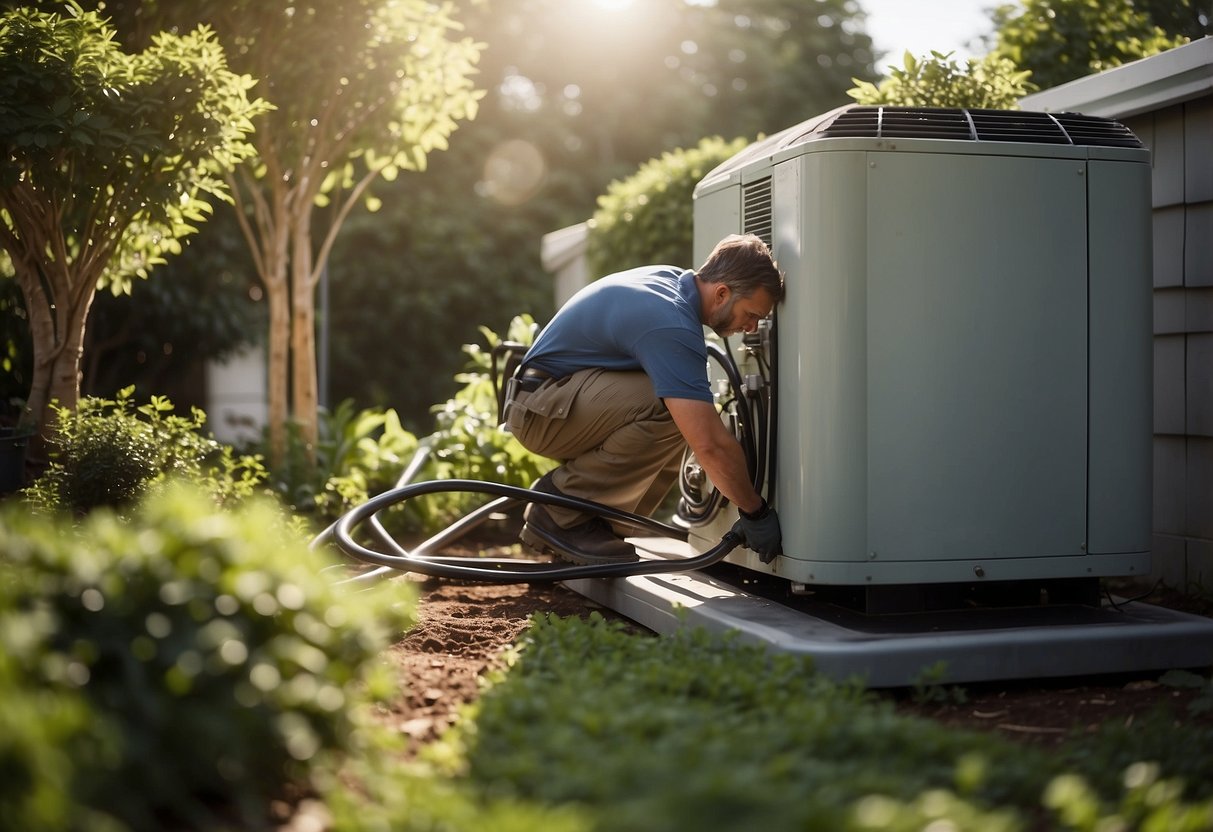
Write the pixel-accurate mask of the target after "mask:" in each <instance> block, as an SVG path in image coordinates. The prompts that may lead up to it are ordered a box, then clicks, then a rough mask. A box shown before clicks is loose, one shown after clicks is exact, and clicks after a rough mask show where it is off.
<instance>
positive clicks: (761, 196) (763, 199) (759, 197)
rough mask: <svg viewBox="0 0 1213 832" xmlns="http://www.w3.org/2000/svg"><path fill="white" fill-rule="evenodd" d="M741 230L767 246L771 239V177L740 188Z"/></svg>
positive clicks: (770, 243)
mask: <svg viewBox="0 0 1213 832" xmlns="http://www.w3.org/2000/svg"><path fill="white" fill-rule="evenodd" d="M741 230H742V233H745V234H756V235H758V237H759V238H761V239H762V241H763V242H764V243H766V244H767V245H768V246H769V245H772V244H773V242H772V238H771V177H769V176H768V177H766V178H765V179H760V180H758V181H757V182H750V183H749V184H747V185H745V186H744V187H743V188H742V195H741Z"/></svg>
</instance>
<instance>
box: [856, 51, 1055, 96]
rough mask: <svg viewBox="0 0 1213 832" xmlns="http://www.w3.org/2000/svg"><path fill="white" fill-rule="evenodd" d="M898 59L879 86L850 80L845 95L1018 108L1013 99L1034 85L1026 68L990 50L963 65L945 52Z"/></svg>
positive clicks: (908, 55)
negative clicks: (849, 85) (849, 87)
mask: <svg viewBox="0 0 1213 832" xmlns="http://www.w3.org/2000/svg"><path fill="white" fill-rule="evenodd" d="M903 61H904V66H903V67H902V68H900V69H899V68H897V67H893V68H892V69H890V71H889V77H888V78H886V79H884V80H883V81H881V82H880V84H879V85H877V84H873V83H872V82H870V81H863V80H860V79H859V78H855V79H852V80H854V82H855V86H854V87H853V88H851V89H849V90H847V95H849V96H851V97H852V98H854V99H855V100H856V101H858V102H859V103H860V104H872V105H876V104H887V105H891V106H899V107H974V108H986V109H992V110H1018V109H1019V99H1021V98H1023V97H1024V96H1025V95H1027V94H1028V93H1029V92H1032V91H1033V90H1034V89H1035V88H1036V87H1035V85H1033V84H1032V83H1030V82H1029V81H1028V78H1029V77H1030V76H1031V74H1032V73H1031V72H1030V71H1026V70H1024V71H1021V70H1020V69H1019V68H1018V67H1017V66H1016V65H1015V63H1014V62H1013V61H1012V60H1010V59H1009V58H1006V57H1003V56H1000V55H996V54H990V55H987V56H985V57H984V58H981V59H977V58H968V59H967V60H966V61H965V64H964V66H961V65H959V64H957V63H956V59H954V58H953V57H952V53H951V52H948V53H946V54H943V53H940V52H932V53H931V55H930V57H928V58H923V59H918V58H915V57H914V55H913V54H911V53H910V52H906V53H905V56H904V58H903Z"/></svg>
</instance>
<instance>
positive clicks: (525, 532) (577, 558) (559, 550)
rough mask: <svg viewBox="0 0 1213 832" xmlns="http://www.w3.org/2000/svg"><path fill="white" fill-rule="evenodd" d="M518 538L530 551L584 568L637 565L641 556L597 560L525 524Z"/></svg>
mask: <svg viewBox="0 0 1213 832" xmlns="http://www.w3.org/2000/svg"><path fill="white" fill-rule="evenodd" d="M518 538H519V539H520V540H521V541H522V542H523V543H524V544H525V545H526V546H527V547H529V548H530V549H532V550H533V551H535V552H538V553H539V554H541V555H550V556H554V557H557V558H560V559H561V560H567V561H572V562H573V563H577V564H581V565H582V566H606V565H610V564H618V563H636V562H638V561H639V560H640V557H639V555H637V556H636V557H631V558H595V557H590V556H587V555H583V554H581V553H579V552H574V551H571V550H569V549H566V548H564V547H563V546H558V545H557V544H555V543H554V542H552V541H551V540H548V539H547V538H545V537H543V536H542V535H541V534H540V533H539V532H537V531H535V530H534V529H532V528H531V527H530V524H525V525H523V527H522V532H521V533H520V534H519V535H518Z"/></svg>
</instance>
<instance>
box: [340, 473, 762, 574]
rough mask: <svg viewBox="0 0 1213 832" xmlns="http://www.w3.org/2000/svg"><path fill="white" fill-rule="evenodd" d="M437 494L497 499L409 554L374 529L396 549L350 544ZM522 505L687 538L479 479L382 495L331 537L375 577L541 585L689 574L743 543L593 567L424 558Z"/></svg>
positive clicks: (635, 518)
mask: <svg viewBox="0 0 1213 832" xmlns="http://www.w3.org/2000/svg"><path fill="white" fill-rule="evenodd" d="M438 492H470V493H481V494H496V495H499V497H500V498H501V499H499V500H497V501H494V502H493V503H490V505H489V506H485V507H482V508H481V509H478V510H477V511H476V512H473V513H472V514H470V515H468V517H466V518H464V519H463V520H460V521H457V522H456V523H454V524H452V525H451V526H449V527H448V528H447V529H446V530H444V531H443V532H440V533H439V534H438V535H436V536H434V537H433V538H430V540H427V541H425V543H423V544H421V546H419V547H417V549H415V550H413V551H412V552H410V551H408V550H406V549H404V548H403V547H402V546H400V545H399V544H398V543H396V541H394V540H391V539H390V538H387V540H384V537H385V536H384V535H382V534H381V533H380V532H379V531H378V530H376V531H375V535H374V536H375V537H376V538H377V539H379V541H380V542H381V543H385V544H386V545H387V548H390V549H392V550H394V553H393V554H389V553H386V552H377V551H375V550H373V549H369V548H367V547H366V546H363V545H362V544H360V543H358V542H357V541H355V540H354V537H353V532H354V529H356V528H357V527H358V526H360V525H361V524H362V523H363V522H365V521H368V520H371V519H372V518H373V517H374V516H375V515H376V514H377V513H378V512H380V511H382V510H383V509H385V508H387V507H389V506H392V505H395V504H397V503H401V502H404V501H406V500H410V499H412V498H414V497H419V496H421V495H423V494H434V493H438ZM524 502H526V503H545V504H548V505H557V506H564V507H566V508H576V509H580V510H582V511H590V512H593V513H595V514H598V515H600V516H603V517H607V518H610V519H612V520H615V521H616V522H619V523H623V524H626V525H629V526H631V527H633V528H635V529H638V530H641V531H647V532H651V533H656V534H660V535H662V536H665V537H672V538H674V539H677V540H686V537H687V533H686V531H685V530H684V529H680V528H678V527H676V526H670V525H666V524H665V523H661V522H659V521H657V520H653V519H652V518H649V517H642V516H640V515H638V514H631V513H629V512H626V511H621V510H619V509H615V508H611V507H610V506H606V505H603V504H601V503H595V502H593V501H590V500H582V499H579V498H576V497H569V496H567V495H564V494H548V493H546V492H541V491H533V490H531V489H527V488H519V487H518V486H513V485H504V484H502V483H494V482H482V481H480V480H431V481H428V482H419V483H415V484H412V485H405V486H402V487H400V488H394V489H392V490H391V491H386V492H384V493H383V494H380V495H379V496H377V497H373V498H371V499H370V500H367V501H366V502H365V503H363V504H362V505H360V506H357V507H355V508H354V509H352V510H350V511H349V512H348V513H347V514H345V515H344V516H343V517H342V518H341V519H340V520H338V521H337V523H336V525H335V526H333V527H332V536H333V539H334V542H335V543H336V545H337V547H338V548H339V549H341V551H343V552H344V553H345V554H346V555H348V556H350V557H352V558H354V559H356V560H360V561H363V562H364V563H369V564H373V565H376V566H378V567H381V569H380V570H376V571H375V574H380V573H381V570H382V568H387V569H392V570H396V571H399V572H418V573H421V574H423V575H430V576H432V577H436V578H457V579H462V580H472V581H487V582H490V583H542V582H551V581H568V580H574V579H577V578H624V577H629V576H631V575H654V574H664V573H670V572H689V571H692V570H695V569H703V568H704V567H706V566H711V565H712V564H714V563H716V562H717V561H720V560H723V559H724V557H725V556H726V555H728V553H729V552H731V551H733V549H735V548H737V547H738V546H740V545H741V543H742V540H741V538H740V537H738V536H737V535H736V534H734V533H733V532H731V531H730V532H728V533H727V534H726V535H725V536H724V537H723V538H722V539H721V541H720V543H718V544H717V545H716V546H715V547H713V548H712V549H710V550H708V551H707V552H705V553H703V554H701V555H698V556H696V557H691V558H676V559H668V558H663V559H657V560H640V561H636V562H632V563H621V564H601V565H593V566H586V565H579V564H561V563H544V562H536V561H526V560H516V559H511V558H502V559H486V558H460V557H440V556H433V555H429V554H427V552H428V551H429V550H432V549H434V548H436V547H437V546H439V545H442V544H444V543H449V542H450V541H451V540H453V539H455V538H457V537H459V536H460V535H462V534H466V532H467V531H468V530H469V529H470V528H471V525H472V524H471V523H469V522H468V521H469V518H473V517H482V516H486V515H485V513H486V511H488V510H489V509H490V508H491V509H492V510H500V509H501V508H502V507H505V506H506V505H512V504H517V503H524ZM355 580H357V579H355Z"/></svg>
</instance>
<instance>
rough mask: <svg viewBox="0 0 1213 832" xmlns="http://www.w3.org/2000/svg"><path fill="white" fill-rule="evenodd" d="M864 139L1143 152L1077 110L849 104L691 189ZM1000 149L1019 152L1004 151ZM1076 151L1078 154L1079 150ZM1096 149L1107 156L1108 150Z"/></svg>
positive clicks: (739, 157)
mask: <svg viewBox="0 0 1213 832" xmlns="http://www.w3.org/2000/svg"><path fill="white" fill-rule="evenodd" d="M869 139H876V140H881V141H885V140H889V139H905V140H906V141H907V142H909V141H911V140H918V139H927V140H935V141H936V142H937V143H935V144H931V145H929V146H928V145H927V144H926V143H925V142H924V143H922V144H918V145H915V146H914V147H913V148H910V147H908V146H906V145H905V144H904V143H902V144H895V143H894V142H889V143H888V144H887V145H886V146H885V147H880V148H872V149H879V150H884V151H894V150H911V149H913V150H916V151H924V152H925V151H928V150H929V151H932V152H934V151H939V152H948V153H951V152H965V151H964V150H961V148H963V147H965V146H966V145H967V146H968V147H970V148H972V150H973V152H976V153H983V152H994V153H1002V152H1004V150H1003V148H989V149H986V148H981V147H979V146H978V145H980V144H982V143H989V144H991V145H994V144H1007V143H1014V144H1018V145H1020V147H1022V148H1023V150H1022V152H1024V153H1029V154H1035V153H1037V152H1038V151H1036V150H1033V149H1031V148H1030V147H1029V146H1031V145H1036V146H1037V147H1038V148H1042V149H1043V150H1041V151H1039V152H1042V153H1044V154H1045V155H1056V154H1071V155H1072V154H1074V153H1075V151H1076V150H1078V149H1079V148H1083V147H1092V148H1095V147H1098V148H1108V149H1109V150H1112V152H1117V153H1119V152H1122V151H1128V152H1129V153H1131V154H1133V155H1136V154H1135V153H1134V151H1137V150H1139V149H1144V145H1143V144H1142V143H1141V141H1140V140H1139V139H1138V138H1137V136H1135V135H1133V131H1132V130H1130V129H1129V128H1127V127H1125V126H1124V125H1123V124H1121V123H1120V122H1119V121H1115V120H1113V119H1110V118H1102V117H1100V116H1088V115H1083V114H1081V113H1042V112H1031V111H1024V110H983V109H964V108H959V107H954V108H944V107H872V106H867V105H861V104H848V105H846V106H844V107H839V108H838V109H836V110H831V111H829V112H827V113H821V114H820V115H817V116H814V117H813V118H810V119H807V120H805V121H802V122H800V123H799V124H795V125H793V126H791V127H788V128H786V129H784V130H781V131H780V132H778V133H775V134H774V135H771V136H767V137H766V138H764V139H760V140H758V141H756V142H754V143H752V144H750V145H749V146H748V147H746V148H745V149H744V150H742V151H741V152H740V153H738V154H736V155H735V156H733V157H732V158H730V159H727V160H725V161H724V162H721V163H720V164H719V165H718V166H717V167H716V168H715V169H714V170H712V171H711V172H710V173H708V175H707V176H705V177H704V178H703V179H702V180H700V182H699V184H698V186H697V187H696V189H695V193H696V195H698V194H700V193H703V192H704V191H705V189H711V188H713V187H717V186H720V185H722V184H723V183H724V182H725V181H728V180H729V179H730V178H731V177H733V176H735V175H738V174H739V172H740V171H742V170H744V169H746V168H750V167H751V165H755V166H756V167H757V168H761V167H762V165H763V164H764V163H765V162H768V161H770V160H772V159H774V158H775V157H777V156H787V155H791V153H790V152H789V150H790V149H794V148H797V147H798V146H799V149H798V150H793V151H792V153H795V152H808V151H810V149H812V150H816V149H818V148H809V147H807V146H808V145H815V144H817V143H819V142H820V143H823V145H825V144H828V143H831V142H835V143H839V142H846V141H858V142H860V143H861V144H863V143H865V142H866V141H867V140H869ZM1063 148H1064V150H1063ZM820 149H822V150H826V149H827V147H825V146H821V147H820ZM1113 149H1115V150H1113ZM1005 152H1014V153H1020V152H1021V151H1019V150H1016V151H1011V150H1010V149H1007V150H1006V151H1005ZM1078 152H1079V154H1080V155H1082V154H1083V153H1084V151H1080V150H1079V151H1078ZM1100 152H1101V153H1105V154H1106V153H1107V152H1108V151H1107V150H1101V151H1100ZM756 173H757V176H763V175H769V173H766V172H763V171H761V170H757V171H756Z"/></svg>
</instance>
